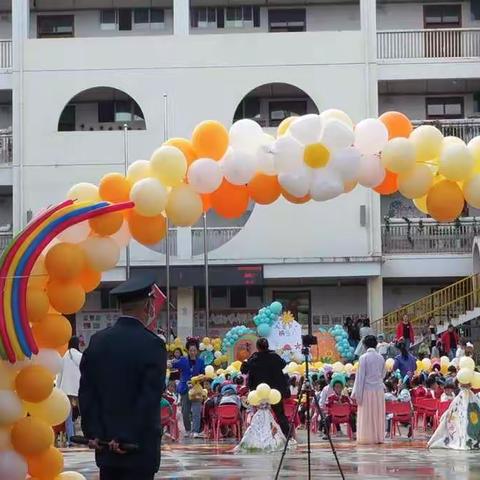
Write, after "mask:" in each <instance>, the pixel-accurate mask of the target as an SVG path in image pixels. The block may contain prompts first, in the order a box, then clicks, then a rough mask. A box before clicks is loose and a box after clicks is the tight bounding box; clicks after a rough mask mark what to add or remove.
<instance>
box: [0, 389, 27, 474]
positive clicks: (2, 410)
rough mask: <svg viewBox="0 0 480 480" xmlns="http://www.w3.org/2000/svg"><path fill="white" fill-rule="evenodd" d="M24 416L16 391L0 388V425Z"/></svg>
mask: <svg viewBox="0 0 480 480" xmlns="http://www.w3.org/2000/svg"><path fill="white" fill-rule="evenodd" d="M24 416H25V411H24V409H23V404H22V402H21V400H20V399H19V398H18V397H17V395H16V393H15V392H12V391H11V390H0V426H8V425H11V424H12V423H15V422H16V421H17V420H20V419H21V418H22V417H24ZM0 478H3V477H0Z"/></svg>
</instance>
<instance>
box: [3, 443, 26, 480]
mask: <svg viewBox="0 0 480 480" xmlns="http://www.w3.org/2000/svg"><path fill="white" fill-rule="evenodd" d="M27 473H28V466H27V462H26V461H25V460H24V458H23V457H22V456H21V455H19V454H18V453H17V452H15V451H13V450H10V451H6V452H0V478H1V479H2V480H25V477H26V476H27Z"/></svg>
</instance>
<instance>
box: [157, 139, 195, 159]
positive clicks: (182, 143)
mask: <svg viewBox="0 0 480 480" xmlns="http://www.w3.org/2000/svg"><path fill="white" fill-rule="evenodd" d="M165 145H170V146H172V147H177V148H178V149H179V150H181V151H182V153H183V154H184V155H185V158H186V159H187V164H188V165H189V166H190V164H191V163H193V161H194V160H196V159H197V158H198V155H197V154H196V153H195V150H194V148H193V145H192V142H191V141H190V140H187V139H186V138H170V139H169V140H167V141H166V142H165Z"/></svg>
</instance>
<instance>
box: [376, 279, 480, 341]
mask: <svg viewBox="0 0 480 480" xmlns="http://www.w3.org/2000/svg"><path fill="white" fill-rule="evenodd" d="M476 307H480V275H479V274H475V275H471V276H470V277H466V278H463V279H462V280H460V281H458V282H455V283H453V284H452V285H449V286H448V287H445V288H442V289H441V290H437V291H436V292H434V293H432V294H430V295H428V296H426V297H423V298H420V299H419V300H417V301H415V302H413V303H410V304H409V305H405V306H403V307H401V308H399V309H397V310H394V311H393V312H390V313H388V314H387V315H384V316H383V317H382V318H380V319H379V320H376V321H375V322H372V327H373V328H374V329H375V330H376V331H377V332H378V333H380V332H384V333H386V334H395V330H396V327H397V325H398V323H399V322H400V321H401V320H402V319H403V317H404V315H408V318H409V320H410V321H411V322H412V325H413V327H414V329H415V333H416V335H418V334H420V333H421V332H424V331H426V329H427V327H428V325H429V323H430V321H431V320H433V321H434V323H435V325H437V326H439V325H442V324H444V325H448V323H449V322H450V320H451V319H454V318H457V317H459V316H460V315H463V314H465V313H466V312H468V311H471V310H473V309H474V308H476Z"/></svg>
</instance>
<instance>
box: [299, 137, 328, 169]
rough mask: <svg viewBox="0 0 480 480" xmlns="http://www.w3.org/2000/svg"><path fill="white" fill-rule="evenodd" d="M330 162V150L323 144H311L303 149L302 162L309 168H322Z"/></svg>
mask: <svg viewBox="0 0 480 480" xmlns="http://www.w3.org/2000/svg"><path fill="white" fill-rule="evenodd" d="M329 160H330V150H329V149H328V148H327V147H326V146H325V145H324V144H323V143H311V144H309V145H307V146H306V147H305V150H304V152H303V161H304V162H305V163H306V164H307V165H308V166H309V167H310V168H323V167H325V166H326V165H327V163H328V161H329Z"/></svg>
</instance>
